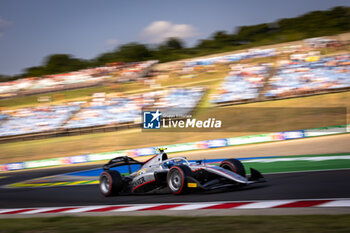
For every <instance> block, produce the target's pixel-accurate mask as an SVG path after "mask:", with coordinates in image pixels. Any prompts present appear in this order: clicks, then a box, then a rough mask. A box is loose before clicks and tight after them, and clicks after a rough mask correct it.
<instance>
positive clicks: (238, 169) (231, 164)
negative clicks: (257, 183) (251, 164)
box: [220, 159, 245, 177]
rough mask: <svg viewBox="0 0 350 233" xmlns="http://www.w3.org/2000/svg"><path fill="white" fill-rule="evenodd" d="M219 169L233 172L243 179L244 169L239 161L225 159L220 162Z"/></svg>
mask: <svg viewBox="0 0 350 233" xmlns="http://www.w3.org/2000/svg"><path fill="white" fill-rule="evenodd" d="M220 167H222V168H224V169H227V170H229V171H232V172H235V173H237V174H238V175H240V176H243V177H245V169H244V166H243V164H242V163H241V161H239V160H238V159H226V160H224V161H222V162H221V164H220Z"/></svg>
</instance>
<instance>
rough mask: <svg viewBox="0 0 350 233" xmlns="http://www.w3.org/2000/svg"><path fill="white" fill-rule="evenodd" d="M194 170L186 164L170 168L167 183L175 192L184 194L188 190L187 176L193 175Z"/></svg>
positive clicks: (171, 190)
mask: <svg viewBox="0 0 350 233" xmlns="http://www.w3.org/2000/svg"><path fill="white" fill-rule="evenodd" d="M191 175H192V171H191V168H189V167H188V166H186V165H178V166H174V167H172V168H170V170H169V171H168V175H167V184H168V188H169V190H170V192H172V193H173V194H184V193H186V192H187V191H188V187H187V176H191Z"/></svg>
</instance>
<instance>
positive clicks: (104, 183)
mask: <svg viewBox="0 0 350 233" xmlns="http://www.w3.org/2000/svg"><path fill="white" fill-rule="evenodd" d="M122 188H123V181H122V176H121V175H120V173H119V172H118V171H115V170H107V171H104V172H102V173H101V175H100V191H101V193H102V194H103V195H104V196H105V197H110V196H115V195H118V193H119V192H120V191H121V190H122Z"/></svg>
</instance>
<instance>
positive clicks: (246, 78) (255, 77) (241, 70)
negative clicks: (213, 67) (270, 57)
mask: <svg viewBox="0 0 350 233" xmlns="http://www.w3.org/2000/svg"><path fill="white" fill-rule="evenodd" d="M271 66H272V64H268V63H266V64H261V65H249V64H234V65H231V66H230V69H231V71H230V73H229V75H228V76H227V77H226V78H225V80H224V82H223V83H222V84H221V86H220V87H219V88H218V91H217V93H216V94H214V95H212V98H211V102H212V103H223V102H233V101H241V100H251V99H256V98H258V96H259V91H260V88H261V87H263V86H264V84H265V80H266V78H267V76H268V74H269V68H270V67H271Z"/></svg>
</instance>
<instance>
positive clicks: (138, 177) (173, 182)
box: [100, 148, 265, 197]
mask: <svg viewBox="0 0 350 233" xmlns="http://www.w3.org/2000/svg"><path fill="white" fill-rule="evenodd" d="M158 151H159V153H158V154H157V155H155V156H153V157H152V158H151V159H149V160H147V161H146V162H139V161H136V160H134V159H133V158H130V157H127V156H123V157H117V158H114V159H112V160H110V161H109V162H108V163H107V164H105V165H104V166H103V169H104V171H103V172H102V173H101V175H100V190H101V192H102V194H103V195H104V196H106V197H108V196H115V195H119V194H132V193H150V192H158V191H159V192H169V191H170V192H171V193H173V194H184V193H188V192H189V191H191V190H214V189H220V188H228V187H235V186H241V185H249V184H253V183H257V182H264V181H265V179H264V177H263V175H262V174H261V173H260V172H259V171H257V170H255V169H253V168H250V172H251V175H250V177H249V178H247V177H246V172H245V168H244V166H243V164H242V163H241V162H240V161H239V160H237V159H226V160H224V161H222V162H221V164H220V166H214V165H208V164H204V163H203V162H202V161H201V160H198V161H196V162H189V161H188V160H187V159H186V158H184V157H175V158H168V156H167V154H166V153H165V152H164V148H160V149H158ZM135 165H138V167H139V168H138V169H137V170H136V171H134V172H133V171H132V168H131V167H132V166H135ZM120 166H128V170H129V174H128V175H122V174H121V173H120V172H118V171H117V170H115V169H113V168H117V167H120Z"/></svg>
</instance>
